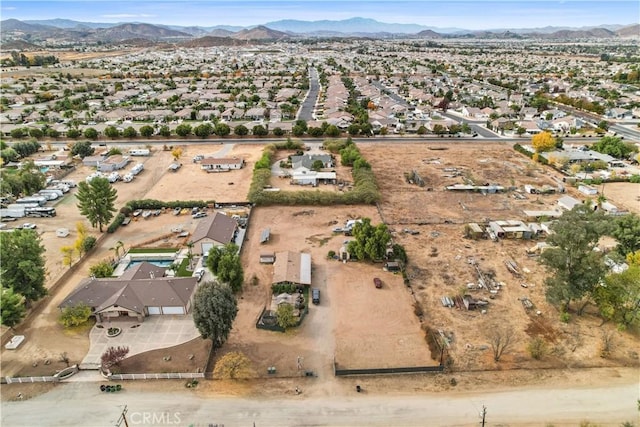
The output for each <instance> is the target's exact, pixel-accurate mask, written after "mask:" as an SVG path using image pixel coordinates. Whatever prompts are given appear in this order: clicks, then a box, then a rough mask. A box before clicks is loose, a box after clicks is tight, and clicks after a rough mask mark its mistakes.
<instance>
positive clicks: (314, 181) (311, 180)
mask: <svg viewBox="0 0 640 427" xmlns="http://www.w3.org/2000/svg"><path fill="white" fill-rule="evenodd" d="M336 179H337V175H336V173H335V172H333V171H328V172H323V171H320V172H316V171H312V170H309V169H307V168H304V167H301V168H298V169H296V170H294V171H292V172H291V182H292V183H293V184H298V185H312V186H314V187H316V186H317V185H318V183H325V184H335V182H336Z"/></svg>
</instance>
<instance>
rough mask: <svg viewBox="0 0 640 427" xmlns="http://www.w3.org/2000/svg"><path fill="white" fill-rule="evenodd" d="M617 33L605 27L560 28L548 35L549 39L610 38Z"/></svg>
mask: <svg viewBox="0 0 640 427" xmlns="http://www.w3.org/2000/svg"><path fill="white" fill-rule="evenodd" d="M616 36H617V35H616V33H614V32H613V31H610V30H607V29H605V28H592V29H590V30H560V31H556V32H553V33H551V34H548V35H546V37H545V38H549V39H565V40H566V39H593V38H598V39H609V38H612V37H616Z"/></svg>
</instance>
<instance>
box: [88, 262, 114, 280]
mask: <svg viewBox="0 0 640 427" xmlns="http://www.w3.org/2000/svg"><path fill="white" fill-rule="evenodd" d="M89 273H90V274H91V275H92V276H94V277H98V278H105V277H111V276H112V275H113V264H111V263H110V262H109V261H106V260H102V261H100V262H98V263H97V264H93V265H92V266H91V267H89Z"/></svg>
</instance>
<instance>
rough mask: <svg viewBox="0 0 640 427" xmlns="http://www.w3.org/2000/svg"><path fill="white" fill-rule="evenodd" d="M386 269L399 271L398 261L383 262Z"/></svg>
mask: <svg viewBox="0 0 640 427" xmlns="http://www.w3.org/2000/svg"><path fill="white" fill-rule="evenodd" d="M384 270H386V271H400V263H399V262H398V261H388V262H385V263H384Z"/></svg>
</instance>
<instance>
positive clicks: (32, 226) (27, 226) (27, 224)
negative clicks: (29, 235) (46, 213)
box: [21, 222, 37, 230]
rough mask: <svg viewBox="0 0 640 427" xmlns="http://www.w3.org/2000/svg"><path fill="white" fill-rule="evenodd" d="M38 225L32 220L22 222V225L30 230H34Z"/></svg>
mask: <svg viewBox="0 0 640 427" xmlns="http://www.w3.org/2000/svg"><path fill="white" fill-rule="evenodd" d="M36 227H37V225H35V224H34V223H32V222H25V223H24V224H22V226H21V228H25V229H28V230H33V229H35V228H36Z"/></svg>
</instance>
